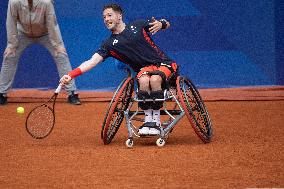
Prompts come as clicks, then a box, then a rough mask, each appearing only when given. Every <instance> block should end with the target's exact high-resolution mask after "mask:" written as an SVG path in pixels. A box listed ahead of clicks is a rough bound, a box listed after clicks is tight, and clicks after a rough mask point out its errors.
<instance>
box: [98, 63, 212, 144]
mask: <svg viewBox="0 0 284 189" xmlns="http://www.w3.org/2000/svg"><path fill="white" fill-rule="evenodd" d="M125 70H126V72H127V77H126V78H125V79H123V81H122V82H121V83H120V85H119V86H118V87H117V89H116V91H115V93H114V95H113V98H112V100H111V102H110V104H109V107H108V110H107V112H106V115H105V118H104V121H103V125H102V130H101V139H102V140H103V143H104V144H110V143H111V141H112V140H113V138H114V137H115V135H116V133H117V131H118V130H119V128H120V125H121V123H122V121H123V119H124V117H125V118H126V127H127V131H128V139H127V140H126V142H125V144H126V146H127V147H129V148H131V147H133V144H134V138H143V137H150V136H145V135H143V136H142V135H139V133H138V130H139V126H140V125H141V124H140V125H139V126H138V127H136V126H135V124H134V122H135V121H136V122H142V123H143V122H144V118H143V117H141V116H144V111H142V110H140V109H139V107H138V105H137V104H138V102H141V101H163V108H161V111H160V114H161V115H168V117H169V118H168V119H166V120H163V121H162V120H161V125H160V126H159V130H160V134H159V135H155V136H156V137H157V140H156V145H157V146H159V147H161V146H164V145H165V143H166V139H167V138H168V136H169V134H170V133H171V132H172V130H173V128H174V126H175V125H176V124H177V122H178V121H179V120H181V118H182V117H183V116H184V115H186V117H187V119H188V121H189V122H190V124H191V126H192V128H193V129H194V131H195V133H196V134H197V136H198V137H199V138H200V139H201V140H202V141H203V142H204V143H209V142H210V141H211V139H212V134H213V133H212V125H211V121H210V117H209V114H208V111H207V109H206V107H205V105H204V102H203V100H202V99H201V96H200V94H199V92H198V90H197V89H196V87H195V86H194V84H193V83H192V82H191V81H190V80H189V79H188V78H186V77H184V76H180V75H179V74H178V73H175V74H173V75H172V76H171V77H170V79H169V80H168V81H167V82H166V87H165V88H166V89H165V90H164V98H163V99H143V100H141V99H138V98H137V93H136V92H135V93H134V83H135V82H134V80H135V79H134V78H133V76H132V74H131V71H130V69H129V68H126V69H125ZM133 93H134V94H133ZM135 104H136V106H135ZM168 104H171V106H172V109H171V110H170V109H168Z"/></svg>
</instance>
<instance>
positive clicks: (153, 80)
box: [150, 75, 163, 85]
mask: <svg viewBox="0 0 284 189" xmlns="http://www.w3.org/2000/svg"><path fill="white" fill-rule="evenodd" d="M162 82H163V79H162V77H161V76H159V75H152V76H151V78H150V83H151V85H152V84H156V85H157V84H160V85H161V84H162Z"/></svg>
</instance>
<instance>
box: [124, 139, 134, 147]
mask: <svg viewBox="0 0 284 189" xmlns="http://www.w3.org/2000/svg"><path fill="white" fill-rule="evenodd" d="M125 145H126V146H127V148H132V147H133V139H131V138H129V139H127V141H126V142H125Z"/></svg>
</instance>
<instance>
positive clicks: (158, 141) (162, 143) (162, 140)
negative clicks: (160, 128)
mask: <svg viewBox="0 0 284 189" xmlns="http://www.w3.org/2000/svg"><path fill="white" fill-rule="evenodd" d="M156 144H157V146H159V147H162V146H164V145H165V144H166V141H165V140H164V139H162V138H158V139H157V140H156Z"/></svg>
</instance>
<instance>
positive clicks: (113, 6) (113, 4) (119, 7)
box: [103, 3, 123, 15]
mask: <svg viewBox="0 0 284 189" xmlns="http://www.w3.org/2000/svg"><path fill="white" fill-rule="evenodd" d="M109 8H111V9H112V10H114V11H115V12H118V13H120V14H121V15H122V14H123V11H122V8H121V6H119V5H118V4H115V3H111V4H107V5H105V6H104V8H103V11H104V10H106V9H109Z"/></svg>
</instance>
